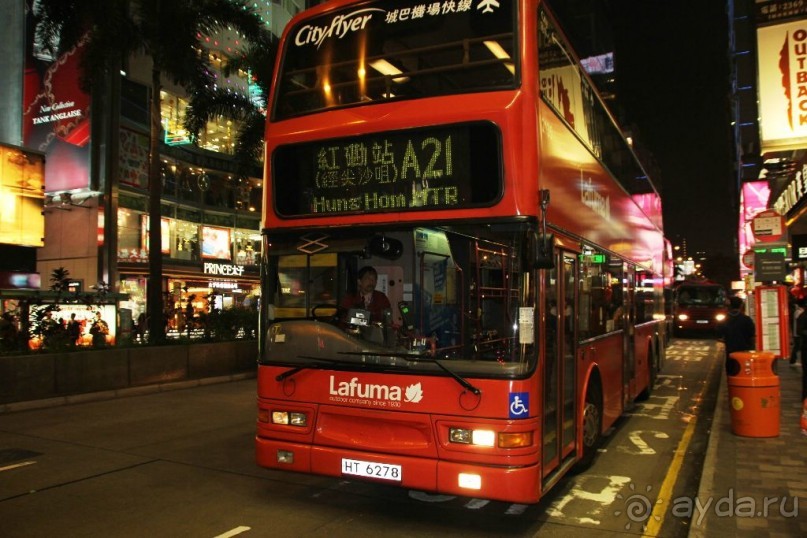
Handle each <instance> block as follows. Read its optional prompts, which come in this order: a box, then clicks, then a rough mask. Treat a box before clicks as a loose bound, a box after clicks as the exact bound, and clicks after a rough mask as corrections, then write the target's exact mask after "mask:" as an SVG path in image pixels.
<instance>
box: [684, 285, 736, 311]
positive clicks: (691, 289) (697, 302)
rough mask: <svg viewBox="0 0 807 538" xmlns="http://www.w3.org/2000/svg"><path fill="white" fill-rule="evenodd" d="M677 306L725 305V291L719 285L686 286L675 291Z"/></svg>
mask: <svg viewBox="0 0 807 538" xmlns="http://www.w3.org/2000/svg"><path fill="white" fill-rule="evenodd" d="M676 296H677V304H678V305H679V306H725V305H726V301H727V296H726V291H725V290H724V289H723V288H722V287H721V286H686V285H682V286H679V287H678V290H677V291H676Z"/></svg>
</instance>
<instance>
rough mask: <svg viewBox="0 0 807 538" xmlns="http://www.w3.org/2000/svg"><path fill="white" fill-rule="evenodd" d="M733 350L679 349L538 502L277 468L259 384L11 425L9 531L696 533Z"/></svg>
mask: <svg viewBox="0 0 807 538" xmlns="http://www.w3.org/2000/svg"><path fill="white" fill-rule="evenodd" d="M721 372H722V351H721V348H720V346H719V345H718V344H717V343H716V342H715V341H713V340H674V341H673V342H672V344H671V346H670V347H669V348H668V351H667V361H666V364H665V366H664V369H663V371H662V372H661V374H660V375H659V378H658V380H657V384H656V387H655V390H654V392H653V394H652V395H651V397H650V398H649V399H648V400H646V401H644V402H638V403H637V405H636V406H635V407H634V408H633V409H631V410H630V411H629V412H628V413H627V414H626V415H625V416H624V417H623V418H622V419H621V420H620V421H619V422H618V423H617V427H616V428H614V429H613V431H611V432H609V435H608V437H607V438H606V440H605V443H604V444H603V446H602V449H601V453H600V454H599V456H598V458H597V459H596V460H595V463H594V465H593V466H592V467H591V468H590V469H589V470H587V471H585V472H583V473H581V474H577V475H572V476H567V477H565V478H564V479H563V480H562V481H561V482H560V483H559V484H558V485H557V486H556V487H555V489H554V490H553V491H552V492H551V493H550V494H549V495H548V496H547V497H546V498H545V499H544V500H543V501H542V502H540V503H539V504H537V505H534V506H524V505H513V504H507V503H502V502H487V501H485V500H481V499H472V498H454V497H451V498H445V497H440V496H434V495H428V494H426V493H423V492H416V491H406V490H399V489H395V488H391V487H389V486H386V485H383V484H375V483H368V482H356V481H348V480H335V479H331V478H320V477H313V476H305V475H298V474H287V473H280V472H274V471H267V470H264V469H261V468H258V467H257V466H256V465H255V463H254V456H253V436H254V420H255V380H254V379H248V380H245V381H238V382H233V383H224V384H216V385H205V386H201V387H197V388H193V389H186V390H175V391H167V392H162V393H157V394H151V395H143V396H131V397H123V398H118V399H115V400H106V401H94V402H87V403H82V404H76V405H70V406H61V407H52V408H47V409H40V410H33V411H21V412H16V413H10V414H5V415H0V521H2V529H3V531H2V534H3V536H6V537H9V538H10V537H32V536H34V537H35V536H52V535H59V536H65V537H71V536H82V537H86V536H121V537H125V536H138V537H140V536H156V537H162V536H166V537H167V536H172V537H173V536H194V537H211V538H212V537H218V536H243V537H245V538H251V537H262V536H284V537H295V536H379V535H383V536H386V537H394V536H535V535H538V534H539V533H540V534H541V535H548V536H580V535H581V534H582V533H585V534H586V535H588V536H614V535H618V534H620V533H626V532H627V533H630V534H636V535H641V534H642V533H643V529H646V533H647V534H649V535H657V536H665V537H678V536H686V534H687V532H688V526H689V521H688V520H687V519H686V518H685V517H682V516H681V515H680V514H672V513H670V510H669V509H668V508H669V506H670V502H669V501H670V500H671V499H675V498H681V497H690V498H694V497H695V496H696V494H697V491H698V489H697V488H698V480H699V477H700V473H701V464H702V461H703V457H704V454H705V452H706V443H707V432H708V428H709V424H710V421H711V416H712V412H713V409H714V405H715V397H716V392H717V386H718V380H719V374H720V373H721Z"/></svg>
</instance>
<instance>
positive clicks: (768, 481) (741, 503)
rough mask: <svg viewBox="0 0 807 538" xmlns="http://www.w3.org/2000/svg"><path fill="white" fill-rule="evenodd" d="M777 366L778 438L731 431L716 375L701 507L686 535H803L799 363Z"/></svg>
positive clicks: (804, 449)
mask: <svg viewBox="0 0 807 538" xmlns="http://www.w3.org/2000/svg"><path fill="white" fill-rule="evenodd" d="M777 368H778V373H779V380H780V383H781V387H780V391H781V392H780V395H781V414H780V428H779V429H780V432H779V436H778V437H771V438H753V437H740V436H737V435H735V434H733V433H732V431H731V414H730V412H729V398H728V387H727V382H726V376H725V375H722V376H721V377H722V380H721V382H720V391H719V394H718V399H717V405H716V406H715V414H714V421H713V422H712V430H711V432H710V437H709V446H708V449H707V451H706V459H705V460H704V463H703V475H702V476H701V483H700V489H699V490H698V502H699V503H700V505H701V507H702V509H701V510H700V511H698V510H695V511H694V515H693V518H692V522H691V527H690V531H689V536H690V537H692V538H711V537H714V536H741V537H742V536H753V537H755V538H756V537H758V536H770V537H783V538H784V537H795V536H807V436H804V435H802V433H801V427H800V425H799V419H800V417H801V407H802V406H801V401H800V399H801V371H802V370H801V368H802V367H801V365H798V366H797V367H793V366H791V365H790V364H789V363H788V362H787V361H785V360H779V361H777ZM707 503H710V504H709V505H708V506H707ZM766 503H767V509H766V507H765V505H766ZM766 514H767V515H766Z"/></svg>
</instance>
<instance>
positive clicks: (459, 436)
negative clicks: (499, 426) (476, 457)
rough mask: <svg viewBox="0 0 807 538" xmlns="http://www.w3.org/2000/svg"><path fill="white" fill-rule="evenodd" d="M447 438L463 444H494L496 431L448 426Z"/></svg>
mask: <svg viewBox="0 0 807 538" xmlns="http://www.w3.org/2000/svg"><path fill="white" fill-rule="evenodd" d="M448 440H449V441H450V442H452V443H459V444H463V445H479V446H495V444H496V433H495V432H492V431H490V430H469V429H467V428H449V429H448Z"/></svg>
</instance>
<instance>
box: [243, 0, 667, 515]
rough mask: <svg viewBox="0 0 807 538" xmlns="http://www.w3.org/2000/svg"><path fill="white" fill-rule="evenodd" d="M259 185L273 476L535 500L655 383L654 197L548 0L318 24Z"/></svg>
mask: <svg viewBox="0 0 807 538" xmlns="http://www.w3.org/2000/svg"><path fill="white" fill-rule="evenodd" d="M265 180H266V184H265V189H264V191H265V195H266V200H265V205H264V208H265V209H264V211H265V214H264V219H263V235H264V249H263V262H262V268H263V282H262V289H263V294H262V298H261V333H262V339H261V345H260V359H259V365H258V420H257V435H256V454H257V462H258V464H259V465H261V466H264V467H267V468H272V469H283V470H288V471H298V472H303V473H314V474H319V475H327V476H334V477H348V478H355V479H366V480H376V481H380V482H382V483H388V484H394V485H398V486H400V487H404V488H411V489H415V490H422V491H426V492H439V493H444V494H454V495H468V496H478V497H484V498H489V499H500V500H506V501H512V502H520V503H531V502H536V501H537V500H538V499H539V498H540V497H541V496H542V495H543V493H544V492H545V491H547V489H548V488H550V487H551V486H552V485H553V484H554V483H556V482H557V481H558V480H559V479H560V478H561V477H562V476H563V475H564V473H565V472H566V471H567V470H569V468H571V467H572V466H574V465H575V464H584V463H586V462H588V461H590V459H591V458H592V457H593V455H594V453H595V448H596V446H597V444H598V441H599V439H600V437H601V435H602V433H603V432H604V431H605V430H606V428H608V427H609V426H611V425H612V424H613V423H614V421H615V420H616V419H617V418H618V417H619V416H620V414H621V413H622V412H623V411H624V410H625V408H626V406H628V405H630V403H631V402H632V401H633V400H634V399H636V398H637V397H640V396H642V395H645V396H646V395H647V394H648V393H649V391H650V390H651V388H652V385H653V380H654V377H655V375H656V372H657V370H658V367H659V364H660V361H661V358H662V355H663V342H664V322H665V321H664V308H663V287H664V280H663V279H664V275H663V274H662V272H663V270H662V267H663V265H664V260H663V259H662V258H663V252H664V238H663V233H662V224H661V202H660V198H659V195H658V193H657V191H656V189H655V188H654V186H653V184H652V182H651V180H650V179H649V178H648V177H647V175H646V174H645V172H644V170H643V169H642V167H641V166H640V164H639V163H638V161H637V159H636V157H635V155H634V154H633V152H632V151H631V148H630V146H629V145H628V143H627V142H626V140H625V138H624V137H623V136H622V134H621V131H620V129H619V128H618V127H617V125H616V124H615V122H614V121H613V118H612V116H611V114H610V113H609V112H608V110H607V109H606V107H605V106H604V105H603V102H602V101H601V99H600V98H599V96H598V93H597V91H596V90H595V87H594V85H593V83H592V82H591V80H590V79H589V77H588V76H587V74H586V73H585V71H584V70H583V69H582V67H581V63H580V61H579V60H578V58H577V57H576V56H575V54H574V52H573V51H572V49H571V47H569V45H568V43H567V40H566V39H565V37H564V35H563V34H562V32H561V30H560V29H559V27H558V25H557V23H556V21H555V19H554V17H553V16H552V14H551V13H550V11H549V10H548V9H547V8H546V7H545V6H544V5H543V3H541V2H538V1H536V0H521V1H513V2H509V1H508V2H496V1H491V0H472V1H471V0H466V1H458V2H451V3H420V2H412V1H408V0H368V1H360V2H359V1H354V0H334V1H331V2H327V3H325V4H322V5H319V6H317V7H315V8H313V9H311V10H308V11H306V12H304V13H301V14H300V15H298V16H297V17H295V18H294V19H292V21H291V22H290V23H289V24H288V26H287V28H286V30H285V32H284V34H283V37H282V40H281V50H280V56H279V61H278V64H277V68H276V73H275V78H274V81H273V91H272V95H271V99H270V110H269V119H268V123H267V129H266V175H265ZM366 266H370V267H372V268H374V269H375V272H376V273H377V283H376V290H377V291H381V292H383V293H384V294H385V295H386V300H385V299H382V298H380V296H378V295H373V296H372V297H370V294H369V292H367V291H366V290H363V291H364V294H366V295H367V297H368V298H369V299H372V301H373V303H372V304H367V302H366V301H367V299H364V300H360V301H354V300H346V297H353V294H355V293H356V292H357V286H358V283H359V280H360V274H361V276H362V278H361V280H362V282H364V276H366V275H365V273H366V270H364V268H365V267H366ZM387 301H388V303H389V304H387ZM378 305H381V306H383V307H385V308H381V309H377V308H376V307H377V306H378Z"/></svg>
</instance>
